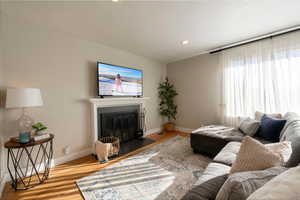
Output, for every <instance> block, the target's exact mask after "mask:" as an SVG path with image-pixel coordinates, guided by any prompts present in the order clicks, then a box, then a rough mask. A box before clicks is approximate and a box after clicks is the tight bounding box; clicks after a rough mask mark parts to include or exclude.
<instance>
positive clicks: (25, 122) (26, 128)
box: [18, 108, 34, 133]
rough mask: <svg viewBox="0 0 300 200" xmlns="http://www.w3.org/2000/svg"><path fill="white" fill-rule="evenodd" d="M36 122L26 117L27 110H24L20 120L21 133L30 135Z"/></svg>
mask: <svg viewBox="0 0 300 200" xmlns="http://www.w3.org/2000/svg"><path fill="white" fill-rule="evenodd" d="M33 124H34V120H33V119H32V118H31V117H30V116H28V115H26V113H25V108H23V109H22V115H21V116H20V118H19V119H18V127H19V133H30V131H31V129H32V125H33Z"/></svg>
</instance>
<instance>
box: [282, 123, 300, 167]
mask: <svg viewBox="0 0 300 200" xmlns="http://www.w3.org/2000/svg"><path fill="white" fill-rule="evenodd" d="M281 141H290V142H291V143H292V155H291V157H290V159H289V161H288V162H287V165H286V166H287V167H295V166H297V165H298V164H299V163H300V120H294V121H292V122H289V125H288V126H287V127H286V129H285V132H284V133H283V135H282V137H281Z"/></svg>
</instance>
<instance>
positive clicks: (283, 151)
mask: <svg viewBox="0 0 300 200" xmlns="http://www.w3.org/2000/svg"><path fill="white" fill-rule="evenodd" d="M265 147H267V148H268V149H269V150H270V151H272V152H274V153H277V154H278V155H279V156H280V157H281V160H282V164H283V165H285V164H286V163H287V162H288V161H289V159H290V157H291V155H292V152H293V150H292V143H291V142H290V141H283V142H277V143H272V144H265Z"/></svg>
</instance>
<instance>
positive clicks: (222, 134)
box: [192, 125, 244, 141]
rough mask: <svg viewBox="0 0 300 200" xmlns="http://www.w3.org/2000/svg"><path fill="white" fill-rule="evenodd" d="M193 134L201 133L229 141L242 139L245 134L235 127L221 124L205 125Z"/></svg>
mask: <svg viewBox="0 0 300 200" xmlns="http://www.w3.org/2000/svg"><path fill="white" fill-rule="evenodd" d="M192 134H201V135H206V136H209V137H212V138H220V139H224V140H228V141H242V140H243V137H244V134H243V133H242V132H241V131H239V130H237V129H235V128H232V127H226V126H219V125H212V126H204V127H201V128H199V129H197V130H195V131H193V132H192Z"/></svg>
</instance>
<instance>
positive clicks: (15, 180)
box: [4, 134, 54, 190]
mask: <svg viewBox="0 0 300 200" xmlns="http://www.w3.org/2000/svg"><path fill="white" fill-rule="evenodd" d="M53 138H54V135H53V134H50V137H49V138H46V139H43V140H39V141H30V142H28V143H26V144H21V143H19V142H17V141H8V142H6V143H5V144H4V147H5V148H7V150H8V152H7V168H8V172H9V175H10V178H11V180H12V184H11V185H12V187H13V188H14V189H15V190H20V189H28V188H31V187H33V186H35V185H37V184H41V183H43V182H44V181H45V180H46V179H47V178H48V176H49V172H50V164H51V160H52V156H53Z"/></svg>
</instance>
